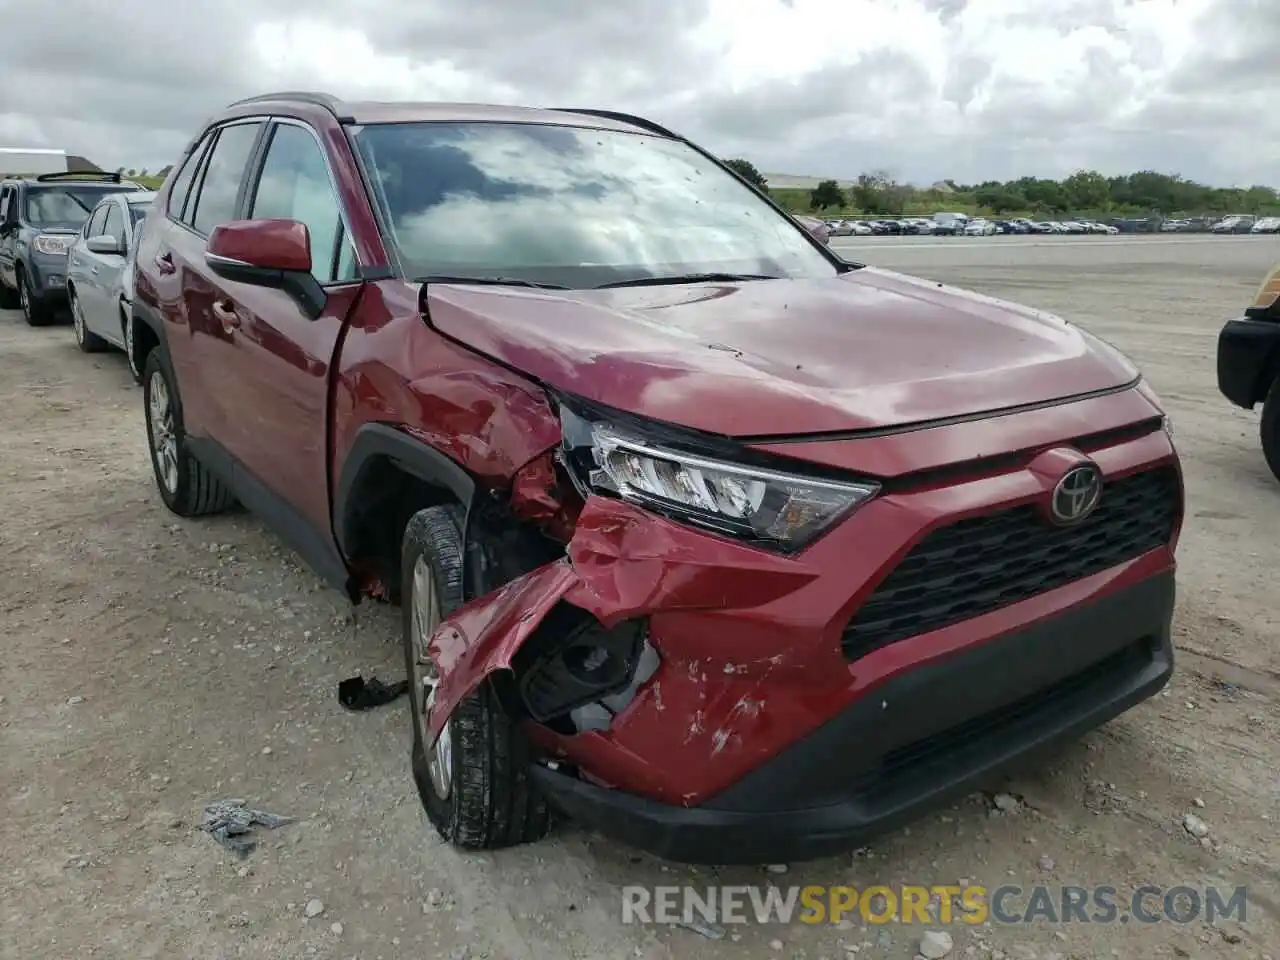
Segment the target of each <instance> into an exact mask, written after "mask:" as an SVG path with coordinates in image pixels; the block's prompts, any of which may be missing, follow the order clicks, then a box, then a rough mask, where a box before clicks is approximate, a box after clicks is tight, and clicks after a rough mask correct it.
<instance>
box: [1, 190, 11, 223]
mask: <svg viewBox="0 0 1280 960" xmlns="http://www.w3.org/2000/svg"><path fill="white" fill-rule="evenodd" d="M10 192H11V191H10V190H9V188H8V187H4V188H0V223H3V222H4V219H5V217H7V216H8V214H9V194H10Z"/></svg>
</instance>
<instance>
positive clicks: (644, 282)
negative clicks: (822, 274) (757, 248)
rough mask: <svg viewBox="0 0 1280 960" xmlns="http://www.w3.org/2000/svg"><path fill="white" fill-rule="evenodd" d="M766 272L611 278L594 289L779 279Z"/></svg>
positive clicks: (779, 278)
mask: <svg viewBox="0 0 1280 960" xmlns="http://www.w3.org/2000/svg"><path fill="white" fill-rule="evenodd" d="M781 279H782V277H775V276H772V275H771V274H767V273H686V274H682V275H675V276H670V277H632V278H631V279H630V280H611V281H609V282H608V283H602V284H600V285H599V286H598V287H596V288H595V289H597V290H607V289H609V288H610V287H657V286H662V285H664V284H668V283H734V282H737V281H739V280H781Z"/></svg>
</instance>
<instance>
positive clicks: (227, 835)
mask: <svg viewBox="0 0 1280 960" xmlns="http://www.w3.org/2000/svg"><path fill="white" fill-rule="evenodd" d="M293 822H294V818H293V817H282V816H279V815H278V814H274V813H268V812H267V811H266V810H252V809H250V808H249V807H247V806H245V802H244V801H243V800H219V801H217V802H215V803H211V804H209V805H208V806H207V807H205V808H204V817H203V818H202V819H201V822H200V829H201V830H203V831H204V832H205V833H207V834H209V836H211V837H213V839H214V840H216V841H218V843H220V844H221V845H222V846H224V847H226V848H227V849H228V850H230V851H231V852H232V853H235V854H237V855H238V856H240V857H241V858H244V857H247V856H248V855H249V853H250V851H251V850H253V848H254V847H256V846H257V845H258V841H257V840H256V839H254V838H253V837H252V833H253V828H254V827H265V828H266V829H268V830H274V829H275V828H276V827H282V826H284V825H285V824H287V823H293Z"/></svg>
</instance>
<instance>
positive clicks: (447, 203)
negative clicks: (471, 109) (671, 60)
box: [355, 123, 836, 287]
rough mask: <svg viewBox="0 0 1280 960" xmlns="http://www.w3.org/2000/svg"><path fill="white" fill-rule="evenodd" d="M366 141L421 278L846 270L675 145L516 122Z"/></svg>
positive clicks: (399, 128) (411, 269)
mask: <svg viewBox="0 0 1280 960" xmlns="http://www.w3.org/2000/svg"><path fill="white" fill-rule="evenodd" d="M355 137H356V142H357V144H358V146H359V149H360V151H361V153H362V154H363V156H364V160H365V163H366V165H367V167H368V169H369V170H370V171H371V173H372V174H373V177H374V180H375V184H374V186H375V189H376V192H377V193H379V194H380V196H379V198H378V199H379V203H380V205H381V206H382V207H383V214H384V217H385V219H386V221H387V222H388V224H389V225H390V227H391V233H392V236H391V238H390V239H391V241H392V243H393V244H394V245H395V247H396V248H397V251H398V252H399V254H400V259H401V261H402V263H403V264H404V267H405V269H406V271H407V272H408V273H410V274H411V275H412V276H423V275H427V274H431V273H446V274H457V275H465V276H498V275H501V276H513V277H521V278H524V279H530V280H541V281H543V282H547V283H558V284H563V285H566V286H574V287H582V286H594V285H596V284H598V283H601V282H607V281H610V280H618V279H628V278H635V277H648V276H669V275H678V274H688V273H705V272H717V271H725V272H733V273H759V274H768V275H771V276H787V277H795V278H799V277H829V276H833V275H834V274H835V272H836V268H835V267H834V266H833V265H832V264H831V262H830V261H829V260H828V259H827V258H826V257H825V256H824V255H823V254H822V253H821V252H820V251H819V250H818V249H817V248H816V247H815V246H814V244H813V242H812V241H811V240H810V239H809V238H807V237H806V236H805V234H804V232H803V230H802V229H800V228H799V227H798V226H797V224H796V223H795V221H793V220H791V219H790V218H788V217H786V216H784V215H782V214H780V213H778V211H777V210H775V209H774V208H773V207H772V206H770V205H769V204H768V203H767V202H766V201H765V200H764V198H762V197H761V196H760V195H759V194H758V193H757V192H756V191H755V190H753V189H752V188H751V187H749V186H747V185H746V184H745V183H743V182H742V181H741V180H740V179H738V178H737V177H736V176H734V175H733V174H732V173H729V172H727V171H725V170H723V169H722V168H720V167H719V166H717V165H716V164H715V163H713V162H712V161H710V160H708V159H707V158H706V157H704V156H702V155H701V154H700V153H698V152H697V151H696V150H694V149H692V148H690V147H689V146H686V145H685V144H683V143H680V142H679V141H676V140H671V139H668V138H665V137H660V136H652V135H648V134H643V135H642V134H634V133H623V132H618V131H608V130H590V129H584V128H578V127H559V126H551V125H547V124H519V123H399V124H369V125H367V126H365V127H362V128H360V129H359V130H358V131H357V132H356V134H355Z"/></svg>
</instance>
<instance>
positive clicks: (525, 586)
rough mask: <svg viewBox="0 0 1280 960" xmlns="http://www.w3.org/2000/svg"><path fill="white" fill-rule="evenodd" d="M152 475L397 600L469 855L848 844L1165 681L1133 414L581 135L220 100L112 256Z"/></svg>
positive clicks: (427, 794) (436, 814)
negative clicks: (135, 232)
mask: <svg viewBox="0 0 1280 960" xmlns="http://www.w3.org/2000/svg"><path fill="white" fill-rule="evenodd" d="M137 262H138V269H137V277H136V279H137V295H136V299H135V309H136V313H135V316H134V322H135V323H136V325H137V326H136V329H135V336H134V340H133V344H134V350H135V351H136V355H135V361H136V362H138V363H139V365H140V367H141V368H143V369H144V370H145V374H144V392H145V405H146V416H147V431H148V436H149V439H150V444H151V452H152V462H153V465H154V467H155V475H156V481H157V483H158V486H159V489H160V495H161V497H162V498H163V499H164V502H165V503H166V504H167V505H168V507H169V508H170V509H171V510H173V511H174V512H175V513H177V514H179V515H180V516H188V517H189V516H194V515H197V514H205V513H211V512H214V511H217V510H220V509H223V508H225V507H227V506H229V505H230V504H232V503H233V502H235V501H239V502H240V503H241V504H243V505H245V506H246V507H248V508H249V509H251V510H253V511H254V512H256V513H258V514H259V515H260V516H261V517H262V518H263V519H264V520H265V521H266V522H267V523H268V524H270V525H271V526H272V527H274V529H275V530H277V531H278V532H279V534H280V535H281V536H282V537H283V538H285V539H286V540H288V541H289V542H290V543H292V544H293V546H294V547H295V548H296V549H297V550H298V551H299V552H300V553H301V554H302V555H304V556H305V557H306V558H307V559H308V560H309V561H310V562H311V564H312V565H313V566H314V567H315V568H316V570H317V571H318V572H319V573H320V574H322V575H323V576H324V577H326V578H327V579H328V580H329V581H330V582H331V583H332V584H334V585H335V586H336V587H338V588H340V589H342V590H344V591H345V592H346V593H347V594H348V595H349V596H350V598H351V599H352V600H353V602H354V601H357V600H359V599H360V598H361V597H362V596H374V597H381V598H385V599H388V600H390V601H392V602H399V603H400V605H401V607H402V610H403V618H402V623H403V637H404V649H405V659H406V664H407V669H408V671H409V673H410V675H411V677H412V689H411V697H410V701H411V706H412V716H413V721H414V722H413V753H412V757H413V770H414V774H415V778H416V780H417V783H418V788H419V792H420V794H421V798H422V802H423V803H424V805H425V806H426V809H427V812H428V814H429V816H430V818H431V820H432V821H433V822H434V823H435V825H436V827H437V828H438V829H439V831H440V833H441V834H442V835H443V836H445V837H446V838H448V839H450V840H452V841H453V842H455V843H457V844H458V845H460V846H463V847H494V846H500V845H504V844H510V843H515V842H519V841H523V840H529V839H533V838H536V837H538V836H540V835H542V834H543V833H544V832H545V831H546V830H547V828H548V824H549V822H550V811H560V812H562V813H564V814H567V815H569V816H572V817H575V818H578V819H580V820H581V821H583V822H585V823H586V824H588V825H592V826H595V827H597V828H599V829H600V830H602V831H604V832H606V833H608V834H611V835H613V836H615V837H618V838H620V839H622V840H625V841H627V842H630V843H632V844H635V845H638V846H640V847H643V848H647V849H649V850H651V851H654V852H656V853H658V854H660V855H663V856H666V857H669V858H673V859H680V860H687V861H703V862H722V863H725V862H735V861H737V862H756V863H759V862H765V861H772V860H780V859H788V858H789V859H801V858H807V857H813V856H818V855H821V854H824V853H826V852H833V851H837V850H840V849H841V848H847V847H849V846H852V845H856V844H858V843H860V842H862V841H863V840H864V839H865V838H866V837H867V836H869V835H871V834H873V833H876V832H879V831H882V830H884V829H886V828H888V827H890V826H892V825H894V824H897V823H901V822H904V821H905V820H907V819H910V818H912V817H914V816H916V815H918V814H919V813H920V812H921V811H922V810H924V809H926V808H928V806H930V805H932V804H935V803H938V802H941V801H942V800H944V799H947V798H949V797H952V796H954V795H956V794H958V793H962V792H964V791H968V790H971V789H973V788H974V787H975V786H977V785H979V784H981V783H982V782H983V780H984V778H987V777H989V776H990V775H991V774H992V773H993V772H995V771H997V770H1000V769H1002V768H1004V767H1006V766H1007V765H1008V764H1009V763H1010V762H1011V761H1014V760H1017V759H1018V758H1020V757H1022V756H1023V755H1024V754H1026V753H1028V752H1029V751H1031V750H1033V748H1039V747H1041V746H1044V745H1046V744H1048V743H1050V742H1053V741H1058V740H1061V739H1064V738H1069V737H1073V736H1076V735H1079V734H1080V733H1082V732H1083V731H1085V730H1088V729H1089V728H1091V727H1094V726H1096V725H1098V724H1101V723H1103V722H1105V721H1107V720H1109V719H1111V718H1112V717H1114V716H1116V715H1117V714H1119V713H1121V712H1122V711H1124V710H1126V709H1127V708H1129V707H1131V706H1133V705H1134V704H1136V703H1138V702H1139V701H1141V700H1143V699H1144V698H1146V697H1149V696H1151V695H1152V694H1153V693H1155V692H1156V691H1157V690H1159V689H1160V687H1161V686H1162V685H1164V683H1165V682H1166V681H1167V679H1168V677H1169V675H1170V671H1171V670H1172V649H1171V645H1170V618H1171V614H1172V610H1173V604H1174V567H1175V561H1174V548H1175V544H1176V541H1177V537H1178V533H1179V529H1180V525H1181V518H1182V497H1183V494H1182V483H1181V475H1180V472H1179V466H1178V460H1177V456H1176V454H1175V452H1174V448H1173V446H1172V445H1171V443H1170V438H1169V435H1168V431H1167V427H1166V422H1165V418H1164V416H1163V414H1162V413H1161V409H1160V406H1159V403H1158V400H1157V398H1156V397H1155V395H1154V394H1153V393H1152V392H1151V390H1150V389H1149V388H1148V387H1147V386H1146V385H1145V384H1144V382H1143V380H1142V379H1141V377H1140V376H1139V373H1138V371H1137V370H1136V369H1135V368H1134V367H1133V366H1132V365H1131V364H1130V363H1129V362H1128V361H1127V360H1125V359H1124V358H1123V357H1122V356H1120V355H1119V354H1117V353H1116V352H1115V351H1114V350H1112V349H1111V348H1110V347H1108V346H1107V345H1105V344H1103V343H1102V342H1100V341H1099V340H1097V339H1095V338H1094V337H1092V336H1090V335H1089V334H1088V333H1086V332H1084V331H1083V330H1080V329H1078V328H1076V327H1074V326H1072V325H1070V324H1068V323H1066V322H1064V321H1062V320H1060V319H1058V318H1056V317H1053V316H1047V315H1045V314H1043V313H1040V312H1038V311H1035V310H1029V309H1025V308H1022V307H1018V306H1014V305H1012V304H1008V303H1003V302H1000V301H997V300H994V299H991V298H989V297H984V296H979V295H976V294H972V293H967V292H963V291H960V290H955V289H950V288H947V287H944V286H943V285H941V284H937V283H932V282H926V281H922V280H916V279H912V278H910V277H906V276H902V275H899V274H895V273H890V272H887V271H884V270H877V269H874V268H872V267H869V266H865V265H862V264H857V263H849V262H846V261H844V260H842V259H841V258H839V257H838V256H836V255H835V254H834V253H833V252H832V251H831V250H830V249H829V248H828V247H826V246H824V245H823V244H822V243H821V242H820V241H819V240H817V239H816V238H814V237H813V236H811V235H810V234H808V233H806V231H805V230H804V229H803V228H802V227H801V226H800V225H799V224H798V223H797V222H796V220H794V219H793V218H792V217H790V216H788V215H786V214H785V213H784V212H782V211H781V210H780V209H779V208H777V207H775V206H773V205H772V204H771V202H770V201H769V200H768V199H767V198H766V197H764V196H762V195H761V194H760V193H759V192H757V191H756V190H754V189H752V188H751V187H750V186H748V185H747V184H746V183H745V182H743V181H742V180H740V179H739V178H737V177H736V176H735V175H734V174H733V173H731V172H730V171H729V170H728V169H727V168H726V167H725V166H723V165H722V164H721V163H720V162H719V161H717V160H716V159H715V158H713V157H712V156H711V155H710V154H709V153H707V152H706V151H704V150H702V149H700V148H699V147H697V146H695V145H694V144H692V143H690V142H688V141H687V140H685V139H683V138H681V137H679V136H676V135H675V134H673V133H671V132H670V131H668V130H665V129H663V128H662V127H660V126H658V125H656V124H654V123H651V122H649V121H646V120H643V119H640V118H637V117H631V116H626V115H621V114H615V113H609V112H604V111H595V110H567V109H566V110H541V109H518V108H509V107H489V106H476V105H459V104H402V105H388V104H374V103H343V102H339V101H337V100H335V99H333V98H332V97H328V96H325V95H320V94H298V93H292V94H275V95H269V96H263V97H257V98H254V99H252V100H248V101H242V102H240V103H236V104H233V105H232V106H231V107H229V108H228V109H227V110H226V111H225V112H224V113H222V115H221V116H219V117H217V118H216V119H215V120H214V121H212V122H211V123H210V124H209V125H208V126H207V127H206V129H204V130H202V131H201V132H200V134H199V135H198V136H197V137H196V138H195V139H194V141H193V142H192V143H191V145H190V146H189V147H188V148H187V150H186V152H185V153H184V154H183V156H182V157H181V158H180V159H179V160H178V162H177V163H176V164H175V166H174V172H173V174H172V176H171V177H170V178H169V181H168V182H167V183H166V185H165V187H164V189H163V192H162V195H161V197H160V199H159V201H158V203H157V205H156V208H155V210H154V212H153V213H152V214H151V219H150V221H149V222H148V223H147V225H146V228H145V230H144V231H143V240H142V245H141V247H140V249H139V252H138V256H137Z"/></svg>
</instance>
